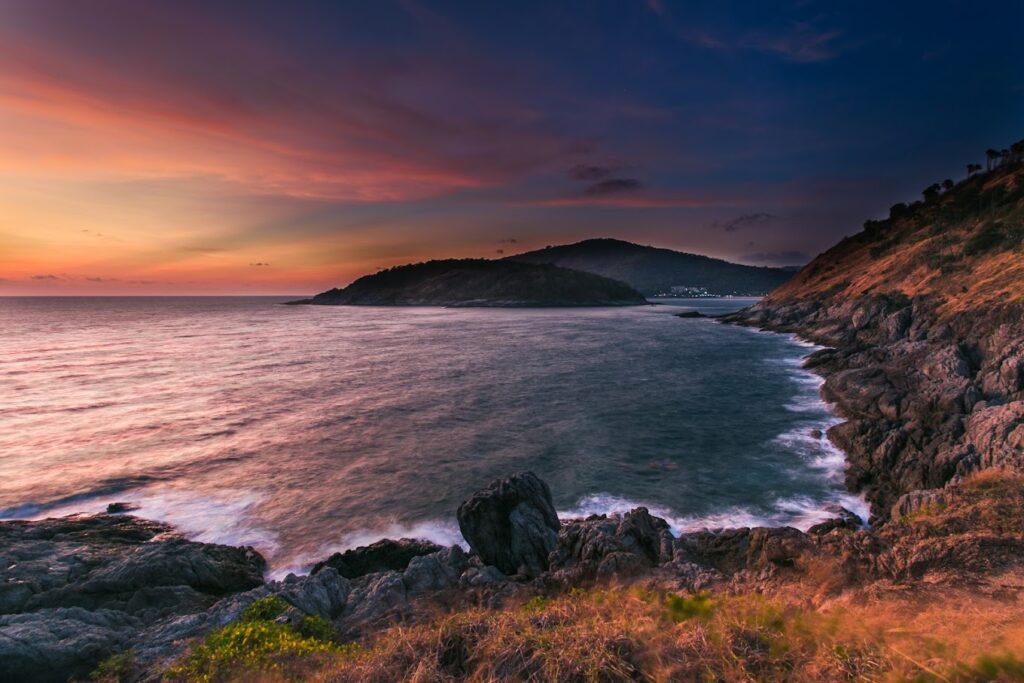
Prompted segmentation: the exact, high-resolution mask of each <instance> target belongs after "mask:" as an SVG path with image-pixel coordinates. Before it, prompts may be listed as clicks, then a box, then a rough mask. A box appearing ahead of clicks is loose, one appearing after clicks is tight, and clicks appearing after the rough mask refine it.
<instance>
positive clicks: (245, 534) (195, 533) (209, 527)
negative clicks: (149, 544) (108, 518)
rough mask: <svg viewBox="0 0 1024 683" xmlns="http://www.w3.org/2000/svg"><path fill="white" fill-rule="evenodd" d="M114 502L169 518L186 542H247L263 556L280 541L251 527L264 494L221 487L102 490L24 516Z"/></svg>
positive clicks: (102, 507) (93, 509)
mask: <svg viewBox="0 0 1024 683" xmlns="http://www.w3.org/2000/svg"><path fill="white" fill-rule="evenodd" d="M112 500H117V501H119V502H123V503H130V504H132V505H134V506H137V507H136V509H134V510H132V513H131V514H133V515H136V516H138V517H142V518H144V519H152V520H156V521H158V522H167V523H168V524H171V525H173V526H174V527H175V528H176V529H177V530H178V531H180V532H181V533H182V534H184V535H185V536H186V537H188V538H189V539H190V540H193V541H199V542H200V543H219V544H223V545H231V546H245V545H249V546H252V547H254V548H256V549H257V550H259V551H260V552H261V553H263V554H265V555H266V554H272V553H273V552H274V551H276V550H277V548H278V546H279V543H278V539H277V535H276V534H275V533H273V532H272V531H270V530H268V529H264V528H261V527H258V526H254V525H253V524H252V523H251V522H252V520H253V519H254V516H253V515H252V514H251V512H250V510H251V508H253V507H254V506H255V505H257V504H258V503H259V502H260V501H261V500H262V497H261V496H259V495H257V494H255V493H253V492H238V491H230V492H229V491H224V492H215V493H212V494H211V493H199V492H192V491H183V490H180V489H169V488H142V489H136V490H132V491H125V492H122V493H117V494H111V493H110V492H104V493H102V494H97V495H95V496H83V497H81V498H78V499H76V500H74V501H73V502H69V503H67V504H63V505H58V506H52V507H49V506H47V507H45V508H40V509H38V510H35V511H34V512H33V514H30V515H22V518H23V519H24V518H28V519H36V520H38V519H45V518H48V517H64V516H67V515H75V514H97V513H101V512H105V511H106V506H107V504H108V503H110V502H111V501H112Z"/></svg>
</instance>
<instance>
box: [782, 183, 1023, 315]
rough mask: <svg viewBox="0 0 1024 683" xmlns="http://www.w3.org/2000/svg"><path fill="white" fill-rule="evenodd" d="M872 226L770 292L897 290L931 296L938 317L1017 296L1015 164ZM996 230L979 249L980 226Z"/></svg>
mask: <svg viewBox="0 0 1024 683" xmlns="http://www.w3.org/2000/svg"><path fill="white" fill-rule="evenodd" d="M877 225H878V226H879V227H878V229H877V230H876V231H875V233H872V234H869V233H867V232H864V233H860V234H858V235H856V236H854V237H852V238H850V239H848V240H845V241H844V242H841V243H840V244H838V245H836V246H835V247H833V248H832V249H830V250H829V251H827V252H826V253H825V254H822V255H821V256H819V257H818V258H817V259H815V260H814V261H812V262H811V263H810V264H808V266H807V267H806V268H804V270H802V271H801V272H800V273H799V274H798V275H797V276H796V277H794V278H793V279H792V280H790V281H789V282H787V283H786V284H784V285H782V286H781V287H780V288H779V289H777V290H775V292H773V293H772V294H771V295H770V297H769V298H770V299H774V300H776V301H785V300H787V299H800V298H805V297H808V296H812V295H823V294H826V293H830V294H831V295H832V296H835V297H837V298H856V297H862V296H866V295H869V294H887V293H895V292H899V293H901V294H903V295H906V296H909V297H913V296H917V295H926V296H933V297H936V298H937V299H939V300H940V301H941V306H940V312H941V313H942V314H944V315H953V314H955V313H958V312H962V311H965V310H966V311H971V310H976V309H977V307H978V306H981V305H984V304H1006V303H1011V302H1018V303H1020V302H1022V301H1024V255H1022V253H1024V245H1022V244H1021V243H1020V242H1021V236H1022V235H1024V169H1022V168H1021V167H1015V168H1009V169H1001V170H999V171H995V172H993V173H991V174H987V175H986V177H975V178H974V179H973V180H971V181H968V182H966V183H960V184H959V185H958V186H957V187H956V188H954V189H953V190H951V191H950V192H948V193H947V194H945V195H943V197H941V198H940V199H939V200H937V201H935V202H930V203H923V204H917V205H914V206H911V207H910V208H909V209H908V210H907V212H906V214H905V215H903V216H901V217H898V218H890V219H888V220H885V221H880V222H877ZM996 228H997V229H998V232H999V233H1000V234H1001V235H1002V238H1001V239H1000V240H999V243H998V244H997V245H996V246H995V247H979V246H978V245H981V244H982V243H983V242H984V240H983V239H982V238H983V237H984V233H985V232H986V230H991V229H996Z"/></svg>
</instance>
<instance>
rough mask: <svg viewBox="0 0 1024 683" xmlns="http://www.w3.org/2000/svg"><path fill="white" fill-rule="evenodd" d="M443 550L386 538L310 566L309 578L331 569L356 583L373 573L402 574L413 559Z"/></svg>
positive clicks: (426, 543)
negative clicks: (392, 572) (311, 568)
mask: <svg viewBox="0 0 1024 683" xmlns="http://www.w3.org/2000/svg"><path fill="white" fill-rule="evenodd" d="M440 550H443V548H442V547H441V546H439V545H438V544H436V543H432V542H430V541H425V540H421V539H413V538H400V539H398V540H397V541H394V540H392V539H390V538H385V539H383V540H380V541H377V542H376V543H371V544H370V545H367V546H360V547H358V548H353V549H351V550H346V551H345V552H343V553H334V554H333V555H331V556H330V557H328V558H327V559H326V560H324V561H323V562H317V563H316V564H315V565H314V566H313V571H312V573H313V574H316V573H318V572H320V571H322V570H323V569H326V568H327V567H330V568H332V569H334V570H335V571H336V572H338V573H339V574H340V575H342V576H344V577H345V578H346V579H357V578H359V577H360V576H365V575H367V574H375V573H377V572H386V571H394V572H401V571H404V570H405V568H406V567H408V566H409V562H411V561H412V559H413V558H414V557H421V556H423V555H429V554H431V553H436V552H438V551H440Z"/></svg>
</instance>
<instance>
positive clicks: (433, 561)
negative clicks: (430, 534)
mask: <svg viewBox="0 0 1024 683" xmlns="http://www.w3.org/2000/svg"><path fill="white" fill-rule="evenodd" d="M467 566H468V558H467V557H466V553H465V552H463V550H462V548H460V547H459V546H457V545H453V546H451V547H450V548H445V549H444V550H439V551H438V552H436V553H431V554H429V555H421V556H419V557H414V558H412V560H411V561H410V562H409V566H408V567H406V568H405V571H404V572H402V580H403V581H404V582H405V587H406V590H408V591H409V592H410V593H423V592H427V591H436V590H442V589H444V588H450V587H452V586H454V585H455V584H456V583H458V581H459V577H460V576H461V575H462V572H463V571H465V570H466V567H467Z"/></svg>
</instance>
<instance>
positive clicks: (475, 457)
mask: <svg viewBox="0 0 1024 683" xmlns="http://www.w3.org/2000/svg"><path fill="white" fill-rule="evenodd" d="M283 300H285V299H281V298H264V297H256V298H242V297H225V298H216V297H181V298H177V297H168V298H6V299H0V518H5V519H11V518H24V519H38V518H43V517H50V516H57V515H64V514H71V513H77V512H99V511H102V510H104V509H105V507H106V505H107V504H108V503H110V502H113V501H123V502H129V503H133V504H135V505H137V506H138V510H137V511H136V512H135V514H138V515H140V516H143V517H147V518H152V519H159V520H165V521H168V522H170V523H173V524H175V525H176V526H177V527H178V528H179V529H180V530H181V531H182V532H184V533H185V534H187V535H188V536H189V537H191V538H194V539H197V540H200V541H206V542H218V543H227V544H232V545H243V544H245V545H252V546H254V547H256V548H257V549H258V550H259V551H260V552H261V553H263V554H264V556H265V557H267V559H268V561H269V563H270V566H271V570H272V571H271V574H272V575H274V576H280V575H283V574H284V573H286V572H289V571H294V572H303V571H308V569H309V567H310V565H311V564H312V563H313V562H315V561H317V560H319V559H322V558H324V557H326V556H327V555H328V554H330V553H331V552H333V551H335V550H341V549H344V548H348V547H353V546H356V545H362V544H365V543H368V542H371V541H373V540H376V539H379V538H384V537H399V536H412V537H425V538H430V539H433V540H436V541H439V542H443V543H456V542H462V539H461V537H460V536H459V532H458V525H457V523H456V520H455V510H456V508H457V507H458V505H459V503H460V502H461V501H462V500H464V499H465V498H466V497H468V496H469V495H470V494H471V493H472V492H473V491H475V490H476V489H479V488H481V487H483V486H485V485H486V484H488V483H489V482H490V481H491V480H492V479H494V478H496V477H499V476H502V475H505V474H509V473H512V472H516V471H519V470H533V471H534V472H536V473H537V474H538V475H540V476H541V477H542V478H543V479H544V480H546V481H547V482H548V484H549V485H550V487H551V490H552V493H553V495H554V499H555V504H556V507H557V508H558V510H559V511H560V514H561V515H562V516H563V517H565V516H575V515H585V514H590V513H601V512H615V511H624V510H628V509H630V508H632V507H635V506H638V505H644V506H647V507H648V508H649V509H650V510H651V512H652V513H654V514H657V515H659V516H662V517H664V518H666V519H667V520H668V521H669V523H670V524H671V525H672V528H673V530H674V531H676V532H680V531H684V530H691V529H698V528H704V527H709V528H717V527H723V526H738V525H755V524H763V525H769V524H770V525H779V524H788V525H793V526H797V527H801V528H806V527H807V526H809V525H811V524H813V523H815V522H817V521H820V520H822V519H825V518H827V517H828V516H829V513H828V508H829V507H830V506H833V505H836V504H838V505H843V506H845V507H848V508H851V509H854V510H855V511H857V512H859V513H861V514H865V513H866V510H865V505H864V503H863V501H862V500H861V499H860V498H858V497H855V496H852V495H850V494H848V493H847V492H846V491H845V490H844V488H843V485H842V479H843V477H842V472H843V456H842V453H840V452H839V451H837V450H836V449H835V448H834V447H832V446H831V444H829V442H828V441H827V439H826V438H825V437H824V436H823V435H822V434H821V433H820V432H819V431H816V430H820V431H824V430H825V429H827V428H828V427H829V426H830V425H832V424H835V423H836V422H838V419H837V418H836V417H835V415H834V414H833V413H832V412H831V411H830V409H829V407H828V406H827V405H825V404H824V403H823V402H822V401H821V400H820V398H819V395H818V390H819V387H820V379H819V378H818V377H816V376H815V375H813V374H811V373H809V372H807V371H805V370H803V369H802V367H801V364H802V359H803V357H804V356H806V354H808V353H809V352H811V351H812V350H813V349H814V348H815V347H813V346H811V345H809V344H806V343H803V342H800V341H799V340H797V339H795V338H794V337H792V336H789V335H781V334H774V333H769V332H760V331H756V330H751V329H746V328H742V327H735V326H730V325H723V324H720V323H718V322H715V321H713V320H710V319H699V318H698V319H680V318H677V317H675V316H674V315H673V314H674V313H678V312H680V311H686V310H699V311H702V312H705V313H722V312H727V311H730V310H736V309H738V308H740V307H743V306H746V305H749V304H750V303H752V302H753V300H751V299H670V300H669V299H666V300H659V305H656V306H647V307H632V308H594V309H442V308H375V307H374V308H370V307H366V308H363V307H312V306H282V305H279V304H280V302H281V301H283Z"/></svg>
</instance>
